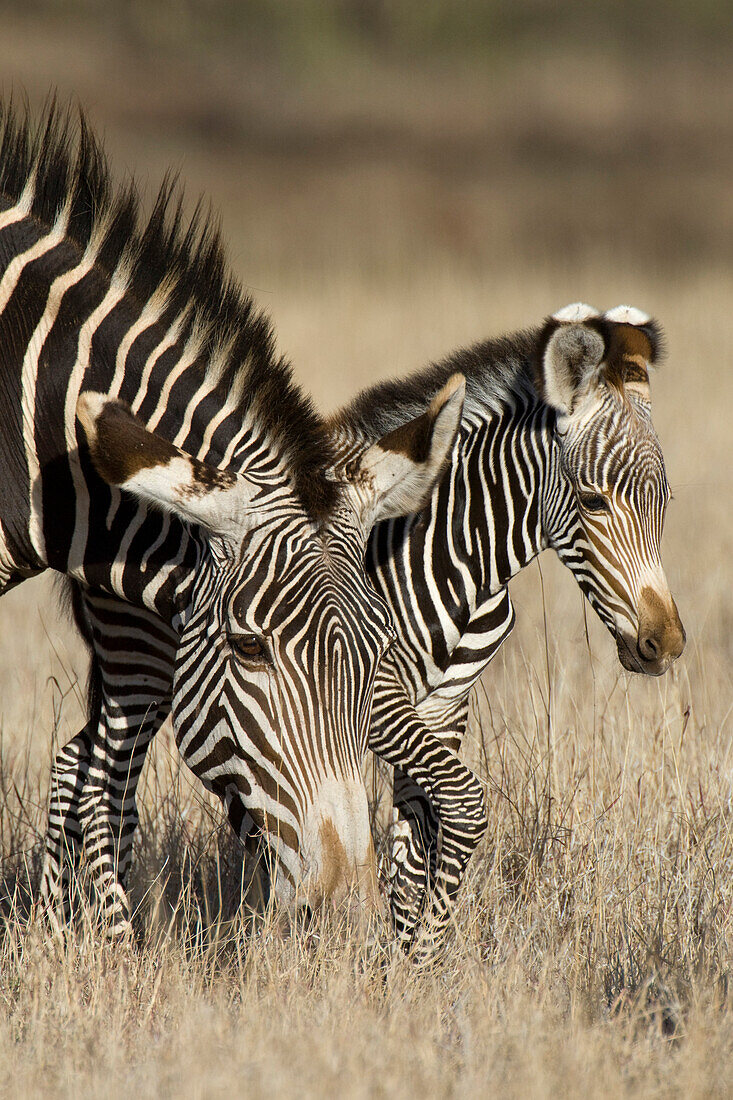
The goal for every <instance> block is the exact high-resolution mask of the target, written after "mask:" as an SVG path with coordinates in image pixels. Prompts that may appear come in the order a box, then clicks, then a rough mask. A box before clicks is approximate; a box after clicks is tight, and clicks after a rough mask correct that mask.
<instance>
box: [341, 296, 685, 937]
mask: <svg viewBox="0 0 733 1100" xmlns="http://www.w3.org/2000/svg"><path fill="white" fill-rule="evenodd" d="M661 340H662V337H661V331H660V328H659V326H658V325H657V323H656V322H655V321H654V320H652V319H651V318H650V317H649V316H648V315H647V314H646V313H644V312H642V311H641V310H639V309H636V308H634V307H629V306H619V307H616V308H615V309H611V310H609V311H607V312H606V313H599V312H598V311H596V310H595V309H594V308H592V307H590V306H587V305H584V304H581V303H574V304H572V305H570V306H567V307H566V308H564V309H562V310H560V311H559V312H557V313H555V314H554V315H553V316H552V317H550V318H549V319H547V320H546V321H545V322H544V324H542V325H540V326H538V327H535V328H530V329H527V330H526V331H523V332H519V333H517V334H515V335H512V336H507V337H503V338H500V339H494V340H488V341H486V342H483V343H479V344H477V345H475V346H474V347H471V348H468V349H465V350H461V351H459V352H457V353H456V354H453V355H451V356H449V357H448V358H447V359H446V360H444V361H443V362H441V363H438V364H436V365H432V366H430V367H428V368H426V369H424V370H422V371H418V372H417V373H415V374H414V375H412V376H411V377H408V378H407V379H404V380H398V381H392V382H384V383H381V384H378V385H376V386H374V387H372V388H370V389H367V390H365V391H364V392H363V393H362V394H361V395H359V396H358V397H357V398H356V399H355V400H354V401H353V402H352V403H351V404H350V405H349V406H348V407H347V408H345V409H344V410H342V411H341V412H340V413H338V414H337V415H336V416H335V417H334V418H333V419H332V422H331V428H332V430H333V432H334V433H335V435H336V437H337V448H338V449H339V453H340V464H341V465H340V468H341V469H342V470H345V469H347V468H348V462H349V461H352V456H353V455H355V454H360V453H362V452H363V450H364V447H365V446H368V445H369V442H370V441H371V440H373V439H375V438H377V437H378V436H379V435H380V434H382V433H384V432H388V431H392V432H394V431H395V430H398V429H399V426H400V425H403V424H405V423H406V422H407V421H408V420H409V417H410V416H411V415H412V414H413V412H414V411H415V410H416V409H417V408H419V406H420V404H421V403H422V402H424V401H426V400H428V399H429V398H430V396H431V395H432V394H433V393H435V392H436V391H437V390H439V388H440V387H441V386H442V385H443V384H444V383H445V380H446V379H447V378H448V377H450V376H451V374H453V372H455V371H460V372H461V373H462V374H463V375H465V377H466V380H467V395H466V402H465V406H464V413H463V418H462V422H461V427H460V431H459V435H458V439H457V441H456V444H455V447H454V450H453V453H452V458H451V465H450V468H449V471H448V473H447V474H446V476H445V478H444V480H443V481H442V482H441V483H440V484H439V485H438V486H437V487H436V489H435V490H434V492H433V496H432V499H431V501H430V503H429V505H428V506H427V507H426V508H425V509H424V510H423V511H422V512H421V513H420V515H415V516H409V517H406V518H397V519H393V520H388V521H385V522H383V523H380V524H378V525H377V526H376V527H375V529H374V531H373V532H372V535H371V537H370V540H369V545H368V549H367V570H368V574H369V578H370V580H371V583H372V584H373V586H374V588H375V589H376V591H377V592H378V593H379V594H380V596H381V597H382V599H383V600H384V602H385V603H386V605H387V606H388V608H389V610H390V614H391V617H392V621H393V623H394V627H395V630H396V634H397V641H396V643H395V644H394V645H393V646H392V647H391V649H390V651H389V652H388V654H387V655H386V656H385V659H384V661H383V662H382V664H381V666H380V669H379V671H378V673H377V682H376V687H375V693H374V706H373V710H372V723H371V728H370V733H369V746H370V748H371V749H372V750H373V751H374V752H375V753H377V754H378V755H379V756H381V757H382V758H383V759H384V760H385V761H387V762H388V763H390V764H393V765H394V766H395V775H394V788H393V793H394V807H395V830H394V837H393V845H392V853H391V855H392V858H391V865H390V875H391V882H390V886H389V890H390V902H391V909H392V914H393V919H394V923H395V927H396V930H397V937H398V939H399V940H400V941H401V942H402V943H403V944H404V945H405V946H406V947H408V948H409V947H410V945H412V946H413V948H414V950H416V951H418V950H419V948H418V947H417V946H415V936H416V931H417V929H418V927H419V918H420V916H421V914H422V915H425V916H426V920H425V922H424V923H423V925H422V929H421V935H422V937H423V948H424V949H425V950H426V951H428V953H430V951H431V947H432V945H434V943H435V941H436V940H439V938H440V936H441V933H442V930H443V929H444V927H445V922H446V920H447V917H448V913H449V908H450V903H451V900H452V899H453V898H454V897H455V894H456V891H457V889H458V886H459V883H460V881H461V877H462V874H463V870H464V868H465V866H466V863H467V861H468V859H469V858H470V855H471V853H472V852H473V851H474V849H475V847H476V845H477V844H478V841H479V839H480V838H481V836H482V835H483V834H484V832H485V830H486V828H487V821H488V819H487V813H486V805H485V800H484V795H483V790H482V787H481V785H480V784H479V782H478V779H477V777H476V776H475V775H474V774H473V773H472V772H471V771H470V770H469V769H468V768H467V767H466V766H465V765H464V764H463V763H461V761H460V760H459V758H458V755H457V754H458V750H459V748H460V746H461V742H462V739H463V736H464V733H465V730H466V724H467V719H468V701H469V695H470V691H471V688H472V687H473V685H474V684H475V683H476V681H477V680H478V678H479V677H480V676H481V674H482V673H483V671H484V670H485V668H486V666H487V665H488V663H489V661H491V659H492V658H493V656H494V655H495V654H496V652H497V651H498V649H499V647H500V646H501V644H502V643H503V642H504V640H505V639H506V638H507V637H508V635H509V633H510V632H511V630H512V627H513V625H514V619H515V616H514V610H513V608H512V603H511V600H510V597H509V593H508V588H507V586H508V583H509V581H510V580H511V579H512V577H514V576H515V575H516V574H517V573H518V572H519V570H521V569H523V568H524V566H526V565H527V564H528V563H529V562H530V561H532V559H533V558H535V556H536V555H537V554H539V553H540V551H542V550H544V549H545V548H548V547H551V548H552V549H554V550H555V551H556V552H557V554H558V555H559V557H560V559H561V560H562V561H563V562H564V564H565V565H566V566H568V568H569V569H570V570H571V571H572V573H573V575H574V576H575V579H576V580H577V582H578V584H579V586H580V588H581V590H582V591H583V593H584V594H585V596H586V597H587V599H588V601H589V602H590V604H591V606H592V607H593V608H594V610H595V611H596V612H597V614H598V616H599V617H600V619H601V621H602V622H603V623H604V624H605V626H606V627H607V628H608V630H609V632H610V633H611V635H612V636H613V638H614V639H615V642H616V646H617V652H618V657H619V660H620V662H621V664H622V666H623V667H624V668H625V669H627V670H629V671H631V672H636V673H645V674H647V675H654V676H656V675H661V674H662V673H664V672H665V671H666V670H667V669H668V668H669V667H670V665H671V664H672V662H673V661H674V660H675V659H676V658H677V657H679V656H680V654H681V653H682V651H683V648H684V645H685V632H684V629H683V627H682V623H681V621H680V617H679V614H678V611H677V607H676V605H675V602H674V600H673V598H672V596H671V594H670V590H669V586H668V584H667V580H666V578H665V574H664V571H663V569H662V564H661V559H660V541H661V537H662V528H663V523H664V516H665V511H666V507H667V503H668V500H669V497H670V490H669V485H668V482H667V477H666V474H665V467H664V460H663V457H662V450H661V447H660V444H659V440H658V438H657V435H656V433H655V431H654V428H653V425H652V420H651V397H650V388H649V368H650V366H651V365H653V364H654V363H656V362H657V360H658V358H659V355H660V349H661ZM439 826H440V828H439ZM439 838H440V843H439ZM429 896H430V897H432V902H431V903H430V905H429V907H428V902H427V898H428V897H429ZM418 942H419V938H418Z"/></svg>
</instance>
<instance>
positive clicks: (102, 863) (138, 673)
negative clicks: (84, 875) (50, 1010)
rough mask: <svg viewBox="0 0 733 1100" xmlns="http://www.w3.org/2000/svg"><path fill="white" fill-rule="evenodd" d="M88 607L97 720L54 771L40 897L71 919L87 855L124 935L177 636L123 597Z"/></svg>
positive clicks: (112, 921) (109, 913) (87, 602)
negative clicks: (139, 792)
mask: <svg viewBox="0 0 733 1100" xmlns="http://www.w3.org/2000/svg"><path fill="white" fill-rule="evenodd" d="M83 601H84V611H85V624H84V625H85V627H86V628H88V630H89V632H90V637H91V640H92V641H93V645H94V655H93V669H94V675H93V677H92V688H91V691H90V696H91V706H90V712H91V717H90V722H89V723H88V724H87V726H86V727H85V728H84V730H82V731H81V733H80V734H77V736H76V737H75V738H74V739H73V740H72V741H71V742H70V743H69V745H67V746H65V747H64V748H63V749H62V750H61V751H60V752H59V754H58V756H57V758H56V762H55V765H54V776H53V783H52V789H51V803H50V808H49V827H48V834H47V838H46V858H45V863H44V874H43V883H42V892H41V900H42V904H43V905H44V908H45V909H46V911H47V912H48V913H49V915H50V918H51V920H52V923H55V924H57V923H58V921H59V919H68V916H69V903H70V897H69V889H68V886H69V883H68V879H69V872H70V870H71V869H72V868H73V867H74V866H75V865H76V863H77V862H78V858H79V855H80V852H81V851H82V850H83V852H84V855H85V857H86V860H87V863H88V865H89V869H90V872H91V876H92V881H93V882H94V886H95V890H96V892H97V894H98V897H99V901H100V907H101V911H102V915H103V917H104V920H105V923H106V928H107V932H108V934H109V935H110V936H112V937H115V936H118V935H122V934H123V933H124V932H125V931H126V930H127V929H128V928H129V907H128V903H127V897H126V893H125V883H126V879H127V874H128V871H129V866H130V860H131V856H132V841H133V834H134V831H135V828H136V825H137V820H138V818H137V807H136V803H135V792H136V788H137V782H138V779H139V777H140V772H141V771H142V767H143V764H144V762H145V755H146V753H147V749H148V745H149V744H150V741H151V739H152V738H153V736H154V735H155V733H156V732H157V731H158V729H159V728H160V726H161V724H162V723H163V721H164V720H165V718H166V716H167V714H168V710H169V706H170V688H171V681H172V669H173V659H174V654H175V645H176V640H177V639H176V636H175V635H174V634H173V632H172V631H171V630H170V628H169V627H167V626H165V624H163V623H162V621H161V620H160V619H159V618H157V616H154V615H152V614H150V613H148V612H145V611H140V610H139V609H136V608H132V607H130V606H129V605H127V604H124V603H122V602H121V601H119V600H116V599H111V598H109V597H100V596H97V595H92V594H89V593H85V594H84V596H83ZM86 632H87V631H86V629H85V633H86ZM95 712H96V713H95Z"/></svg>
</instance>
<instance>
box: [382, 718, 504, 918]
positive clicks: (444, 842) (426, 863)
mask: <svg viewBox="0 0 733 1100" xmlns="http://www.w3.org/2000/svg"><path fill="white" fill-rule="evenodd" d="M451 709H452V714H451V715H450V717H448V716H447V715H446V718H445V721H444V722H443V723H441V726H442V728H441V731H440V740H441V741H442V743H443V744H444V745H445V747H446V748H447V749H448V750H449V751H451V752H453V753H455V754H458V752H459V750H460V747H461V742H462V740H463V735H464V733H465V731H466V725H467V722H468V700H467V699H465V700H459V702H458V704H457V706H455V707H453V708H451ZM431 724H432V723H431ZM455 798H456V799H457V800H460V799H462V796H461V794H460V793H459V792H458V791H456V793H455ZM478 820H480V818H477V821H478ZM481 832H483V830H481ZM477 833H478V835H477ZM480 835H481V833H480V832H478V829H476V830H474V829H473V828H469V835H468V840H469V843H468V844H466V840H465V825H464V826H463V828H462V829H459V830H458V831H455V830H451V829H446V828H445V827H444V826H443V822H442V820H441V818H440V817H439V816H438V815H437V814H436V811H435V809H434V807H433V805H432V803H431V801H430V799H429V798H428V797H427V795H426V794H425V791H424V790H423V788H422V787H420V786H419V785H418V783H416V782H415V780H414V779H412V778H411V777H410V776H409V775H408V774H407V773H406V772H405V771H404V770H403V769H402V768H395V772H394V832H393V844H392V863H391V867H390V905H391V909H392V914H393V918H394V921H395V925H396V926H397V927H398V928H399V929H401V930H404V931H402V932H401V937H402V938H404V936H405V935H406V934H407V935H412V933H413V932H414V930H415V927H416V924H417V922H418V920H419V919H420V917H421V916H424V915H426V914H425V909H426V905H427V902H428V899H429V898H434V899H435V901H434V903H433V904H434V905H436V904H438V899H439V898H443V899H444V902H445V905H444V907H443V909H444V915H445V916H446V917H447V915H448V910H447V908H446V906H447V904H448V903H449V901H450V899H451V898H452V897H454V896H455V893H456V891H457V889H458V885H459V883H460V881H461V879H462V877H463V871H464V869H465V866H466V864H467V862H468V860H469V859H470V857H471V854H472V852H473V849H474V847H475V844H474V843H473V841H474V838H475V842H476V843H477V842H478V839H480ZM439 842H440V843H439ZM430 925H431V928H433V930H434V931H437V928H435V927H434V926H435V915H433V917H432V919H431V921H430Z"/></svg>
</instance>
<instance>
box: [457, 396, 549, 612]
mask: <svg viewBox="0 0 733 1100" xmlns="http://www.w3.org/2000/svg"><path fill="white" fill-rule="evenodd" d="M555 452H556V448H555V445H554V443H553V435H552V416H551V414H550V412H549V410H548V409H547V408H546V407H545V406H540V405H538V404H536V403H534V402H527V403H524V402H521V403H520V402H518V403H517V404H516V405H514V406H510V407H506V408H504V409H503V410H502V411H501V412H499V413H495V414H492V415H491V416H481V417H479V416H476V415H475V414H472V415H471V416H470V417H469V418H467V420H466V421H464V428H463V431H462V433H461V439H460V443H459V447H458V452H457V459H456V461H455V462H454V464H453V467H452V481H453V494H454V498H455V500H456V501H457V502H458V505H457V506H456V507H454V509H453V524H452V528H453V537H454V540H455V541H457V540H460V541H461V542H462V543H463V544H464V545H465V547H466V553H467V559H468V561H469V562H470V567H471V574H472V580H473V584H474V585H475V588H476V592H477V599H479V600H480V598H481V597H483V596H490V595H493V594H495V593H496V592H498V591H499V590H500V589H501V588H503V587H504V586H505V585H506V584H507V583H508V582H509V581H510V580H511V579H512V577H514V576H516V574H517V573H518V572H519V571H520V570H521V569H523V568H524V567H525V566H526V565H527V564H528V563H529V562H530V561H532V560H533V558H535V557H536V556H537V554H539V553H540V552H541V551H542V550H544V549H545V548H546V546H547V544H548V543H547V537H546V534H545V531H546V524H545V512H546V502H547V497H548V490H550V491H551V489H552V486H553V485H554V482H555V465H556V454H555ZM461 501H462V503H461Z"/></svg>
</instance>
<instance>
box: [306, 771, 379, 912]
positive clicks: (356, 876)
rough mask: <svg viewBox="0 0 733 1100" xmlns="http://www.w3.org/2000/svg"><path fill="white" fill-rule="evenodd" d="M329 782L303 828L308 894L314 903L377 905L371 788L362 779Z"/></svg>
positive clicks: (372, 907) (374, 906)
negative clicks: (369, 805)
mask: <svg viewBox="0 0 733 1100" xmlns="http://www.w3.org/2000/svg"><path fill="white" fill-rule="evenodd" d="M324 787H325V788H327V790H324V789H322V790H321V791H320V792H319V796H320V797H318V798H317V799H316V800H315V804H314V805H313V806H312V807H311V809H310V810H309V812H308V814H307V815H306V820H305V824H304V829H303V841H304V845H303V848H304V850H303V855H304V857H305V859H306V864H307V867H308V874H307V878H306V881H305V883H304V888H305V889H304V898H305V900H306V901H307V903H308V904H309V905H310V906H311V907H312V908H318V907H320V906H323V905H325V904H330V905H332V906H336V907H340V906H341V905H342V904H344V903H345V902H347V901H349V902H350V901H351V900H355V901H357V902H358V904H360V905H361V906H362V907H363V908H364V909H365V910H369V911H373V910H374V909H375V908H376V907H377V906H378V899H379V892H378V889H377V874H376V860H375V856H374V845H373V844H372V836H371V829H370V827H369V812H368V806H367V800H366V790H365V789H364V785H363V783H362V782H361V780H353V781H344V782H342V783H340V784H338V785H337V784H336V783H335V781H328V782H327V783H326V784H324Z"/></svg>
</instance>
